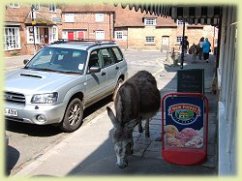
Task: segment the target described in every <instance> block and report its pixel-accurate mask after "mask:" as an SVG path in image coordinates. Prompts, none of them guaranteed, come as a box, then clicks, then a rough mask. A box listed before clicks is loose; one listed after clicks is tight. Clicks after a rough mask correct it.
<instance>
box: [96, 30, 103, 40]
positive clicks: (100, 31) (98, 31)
mask: <svg viewBox="0 0 242 181" xmlns="http://www.w3.org/2000/svg"><path fill="white" fill-rule="evenodd" d="M98 33H103V38H101V39H100V38H98V39H97V34H98ZM95 38H96V40H105V31H104V30H96V31H95Z"/></svg>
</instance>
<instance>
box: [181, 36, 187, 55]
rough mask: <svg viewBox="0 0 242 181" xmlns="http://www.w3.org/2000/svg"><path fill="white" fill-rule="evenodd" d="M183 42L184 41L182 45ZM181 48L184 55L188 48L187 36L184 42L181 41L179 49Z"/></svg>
mask: <svg viewBox="0 0 242 181" xmlns="http://www.w3.org/2000/svg"><path fill="white" fill-rule="evenodd" d="M183 41H184V44H183ZM182 46H184V53H187V50H188V48H189V41H188V40H187V36H184V40H182V41H181V44H180V48H182ZM181 50H182V49H181Z"/></svg>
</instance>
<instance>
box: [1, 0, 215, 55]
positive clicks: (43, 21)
mask: <svg viewBox="0 0 242 181" xmlns="http://www.w3.org/2000/svg"><path fill="white" fill-rule="evenodd" d="M31 7H32V6H31V5H30V4H28V5H27V4H20V3H10V4H9V5H7V6H6V8H5V9H6V13H5V27H4V28H5V31H4V32H5V34H4V49H5V55H6V56H12V55H18V54H33V53H34V52H36V51H37V50H38V49H39V48H41V47H43V46H44V45H45V44H49V43H52V42H53V41H56V40H57V39H68V40H81V39H94V40H102V39H106V40H112V39H114V40H116V42H117V43H118V44H119V45H120V46H121V47H122V48H124V49H127V48H130V49H156V50H161V51H165V52H166V51H171V49H172V48H175V49H177V50H178V49H179V46H180V41H181V38H182V29H183V25H182V22H179V21H177V22H174V20H172V19H171V17H160V16H155V15H153V14H152V15H150V14H146V13H145V12H143V13H141V12H140V11H139V12H135V11H134V10H132V11H130V10H129V9H127V8H126V9H123V8H121V7H115V6H114V5H113V4H107V3H103V4H83V5H80V4H79V5H67V4H61V5H58V6H56V5H55V4H34V19H35V21H34V34H35V38H33V26H32V10H31ZM217 34H218V33H217V29H216V28H214V27H213V26H207V25H206V26H202V25H188V24H186V31H185V35H187V36H188V41H189V42H190V45H192V43H195V44H197V43H198V41H199V39H200V38H201V37H202V36H204V37H207V38H208V39H209V41H210V42H211V44H212V45H214V44H215V46H216V42H217V41H216V40H217ZM34 43H35V46H34Z"/></svg>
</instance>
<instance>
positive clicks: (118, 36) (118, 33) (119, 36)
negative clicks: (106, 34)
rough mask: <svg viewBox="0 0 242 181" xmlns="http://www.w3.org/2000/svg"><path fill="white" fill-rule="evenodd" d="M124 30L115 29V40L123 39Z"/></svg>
mask: <svg viewBox="0 0 242 181" xmlns="http://www.w3.org/2000/svg"><path fill="white" fill-rule="evenodd" d="M123 37H124V32H123V31H115V39H116V40H123Z"/></svg>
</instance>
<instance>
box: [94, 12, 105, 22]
mask: <svg viewBox="0 0 242 181" xmlns="http://www.w3.org/2000/svg"><path fill="white" fill-rule="evenodd" d="M95 22H104V13H95Z"/></svg>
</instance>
